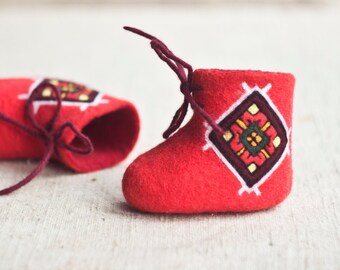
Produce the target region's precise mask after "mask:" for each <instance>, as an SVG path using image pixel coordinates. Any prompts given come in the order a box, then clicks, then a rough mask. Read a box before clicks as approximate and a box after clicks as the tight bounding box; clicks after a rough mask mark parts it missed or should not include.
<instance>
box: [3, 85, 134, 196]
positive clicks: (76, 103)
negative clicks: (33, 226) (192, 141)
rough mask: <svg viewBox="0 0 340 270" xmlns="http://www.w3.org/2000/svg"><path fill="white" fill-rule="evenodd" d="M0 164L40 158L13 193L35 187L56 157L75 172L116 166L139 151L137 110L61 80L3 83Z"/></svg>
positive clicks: (4, 192) (125, 102) (15, 185)
mask: <svg viewBox="0 0 340 270" xmlns="http://www.w3.org/2000/svg"><path fill="white" fill-rule="evenodd" d="M0 93H1V97H2V99H1V100H2V102H0V111H1V113H0V134H1V140H2V141H1V144H0V159H27V158H33V159H40V162H39V164H38V166H37V167H36V168H35V169H34V170H33V171H32V172H31V173H30V174H29V175H28V176H27V177H25V178H24V179H23V180H21V181H20V182H19V183H17V184H14V185H13V186H11V187H9V188H5V189H2V190H0V195H6V194H9V193H11V192H13V191H15V190H17V189H19V188H20V187H22V186H23V185H25V184H27V183H28V182H30V181H31V180H32V179H33V178H34V177H35V176H36V175H38V174H39V173H40V172H41V171H42V170H43V168H44V167H45V166H46V165H47V163H48V161H49V160H50V159H51V158H53V159H56V160H59V161H60V162H62V163H64V164H65V165H66V166H68V167H70V168H71V169H73V170H74V171H76V172H90V171H95V170H99V169H103V168H107V167H111V166H113V165H115V164H117V163H118V162H120V161H121V160H123V159H124V158H125V157H126V156H127V155H128V154H129V153H130V151H131V150H132V148H133V147H134V145H135V143H136V140H137V136H138V132H139V118H138V114H137V111H136V109H135V107H134V106H133V105H132V104H131V103H129V102H127V101H124V100H120V99H116V98H113V97H110V96H108V95H103V94H101V93H99V92H97V91H95V90H92V89H90V88H88V87H86V86H84V85H81V84H77V83H73V82H69V81H63V80H56V79H38V80H32V79H2V80H0Z"/></svg>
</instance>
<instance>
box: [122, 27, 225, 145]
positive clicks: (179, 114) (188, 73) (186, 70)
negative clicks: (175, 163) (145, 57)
mask: <svg viewBox="0 0 340 270" xmlns="http://www.w3.org/2000/svg"><path fill="white" fill-rule="evenodd" d="M124 29H125V30H128V31H130V32H133V33H135V34H137V35H140V36H142V37H145V38H147V39H150V40H151V42H150V44H151V48H152V49H153V50H154V51H155V52H156V53H157V55H158V56H159V58H160V59H162V60H163V61H164V62H165V63H167V64H168V66H169V67H170V68H171V69H172V70H173V71H174V72H175V73H176V75H177V77H178V79H179V80H180V81H181V86H180V90H181V92H182V94H183V95H184V101H183V104H182V105H181V107H180V108H179V109H178V110H177V111H176V113H175V116H174V117H173V119H172V121H171V124H170V126H169V127H168V128H167V130H166V131H165V132H164V133H163V138H165V139H167V138H168V137H169V136H170V135H171V134H172V133H174V132H175V131H176V130H177V129H178V128H179V127H180V126H181V124H182V122H183V120H184V118H185V115H186V114H187V111H188V106H189V104H190V105H191V108H192V109H193V110H194V111H195V112H197V113H199V114H200V115H202V117H203V118H204V119H205V120H206V121H207V122H208V124H209V125H210V126H211V127H212V128H213V129H214V131H215V132H217V133H218V134H220V135H221V136H222V135H223V134H224V132H223V130H222V128H221V127H220V126H219V125H218V124H216V122H215V121H214V120H213V118H212V117H211V116H210V115H209V114H208V113H207V112H206V111H205V110H204V109H203V108H202V107H201V106H200V105H199V104H198V103H197V102H196V101H195V99H194V97H193V96H192V92H193V91H194V87H192V73H193V68H192V66H191V65H189V64H188V63H186V62H185V61H183V60H182V59H180V58H179V57H177V56H176V55H174V54H173V53H172V52H171V51H170V50H169V49H168V47H167V46H166V45H165V44H164V43H163V42H162V41H161V40H159V39H158V38H156V37H154V36H152V35H150V34H147V33H145V32H143V31H141V30H139V29H136V28H133V27H128V26H125V27H124Z"/></svg>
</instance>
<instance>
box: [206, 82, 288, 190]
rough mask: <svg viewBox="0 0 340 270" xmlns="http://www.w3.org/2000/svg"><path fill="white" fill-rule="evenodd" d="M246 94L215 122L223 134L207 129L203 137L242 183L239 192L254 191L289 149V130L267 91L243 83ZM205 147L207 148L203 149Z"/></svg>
mask: <svg viewBox="0 0 340 270" xmlns="http://www.w3.org/2000/svg"><path fill="white" fill-rule="evenodd" d="M243 87H244V89H245V90H246V91H248V92H247V93H246V95H245V96H243V98H242V99H241V100H239V101H238V103H237V104H235V106H234V108H233V109H232V110H231V111H230V112H227V113H225V114H224V115H222V117H221V118H220V119H219V120H218V121H217V123H218V124H219V126H220V127H222V129H223V131H224V135H223V137H221V136H219V135H217V134H216V133H215V132H214V130H212V129H211V128H208V130H207V134H206V139H207V142H208V145H207V146H208V147H209V146H211V147H212V148H213V150H214V151H215V152H216V153H217V155H218V156H219V157H221V159H222V160H223V162H224V163H225V164H226V165H227V166H228V167H229V168H231V169H232V172H234V174H235V175H236V176H237V177H238V179H239V180H240V182H241V184H242V188H241V189H240V191H239V194H242V192H244V191H248V192H252V191H254V192H255V193H256V194H257V195H259V194H260V191H259V190H258V187H259V186H260V185H261V184H262V183H263V182H264V181H265V180H266V178H267V177H268V176H269V175H270V174H271V173H272V172H273V170H275V168H274V166H278V165H279V163H281V162H282V159H283V158H284V156H285V154H286V153H287V151H288V150H287V149H288V147H287V146H288V136H289V134H288V132H289V131H288V130H287V127H286V124H285V121H284V119H283V118H282V116H281V115H280V114H279V112H278V111H277V109H276V107H275V105H274V104H272V102H271V100H270V99H269V97H268V95H267V94H266V91H268V90H269V89H270V87H271V85H270V84H269V85H268V89H267V90H263V91H261V92H260V91H259V90H261V89H260V88H258V87H255V88H253V89H250V88H249V87H248V86H247V84H245V83H244V84H243ZM204 150H207V147H206V149H204Z"/></svg>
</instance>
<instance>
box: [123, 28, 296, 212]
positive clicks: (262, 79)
mask: <svg viewBox="0 0 340 270" xmlns="http://www.w3.org/2000/svg"><path fill="white" fill-rule="evenodd" d="M125 29H126V30H129V31H131V32H133V33H136V34H138V35H141V36H143V37H146V38H148V39H150V40H151V47H152V49H154V50H155V52H156V53H157V55H158V56H159V57H160V58H161V59H162V60H163V61H164V62H165V63H166V64H168V65H169V67H170V68H171V69H172V70H173V71H174V72H175V73H176V75H177V76H178V78H179V80H180V81H181V85H180V90H181V92H182V94H183V95H184V102H183V104H182V106H181V107H180V108H179V109H178V110H177V112H176V114H175V116H174V118H173V120H172V122H171V124H170V126H169V128H168V129H167V130H166V131H165V132H164V134H163V137H164V138H166V139H167V140H166V141H165V142H163V143H161V144H160V145H158V146H156V147H155V148H153V149H151V150H150V151H148V152H146V153H144V154H142V155H141V156H139V157H138V158H137V159H136V160H135V161H134V162H133V163H132V164H131V165H130V166H129V167H128V168H127V170H126V172H125V174H124V177H123V193H124V196H125V198H126V200H127V202H128V203H129V204H130V205H131V206H133V207H135V208H137V209H139V210H142V211H147V212H158V213H201V212H245V211H255V210H261V209H267V208H270V207H273V206H275V205H277V204H279V203H280V202H282V201H283V200H284V199H285V198H286V197H287V196H288V194H289V192H290V189H291V185H292V159H291V155H290V147H291V146H290V138H291V125H292V98H293V90H294V83H295V79H294V77H293V75H291V74H287V73H278V72H262V71H251V70H245V71H242V70H217V69H198V70H195V71H194V70H193V69H192V67H191V66H190V65H189V64H188V63H186V62H185V61H183V60H182V59H180V58H178V57H177V56H175V55H174V54H173V53H172V52H171V51H170V50H169V49H168V48H167V46H166V45H165V44H164V43H163V42H161V41H160V40H159V39H157V38H155V37H153V36H151V35H149V34H147V33H145V32H143V31H140V30H138V29H135V28H131V27H125ZM189 104H190V106H191V108H192V109H193V111H194V114H193V116H192V118H191V120H190V121H189V122H188V123H187V124H186V125H185V126H184V127H183V128H181V129H180V130H178V131H177V129H178V128H179V127H180V125H181V123H182V122H183V120H184V118H185V115H186V113H187V109H188V106H189ZM173 133H174V134H173ZM171 134H173V135H172V136H170V135H171Z"/></svg>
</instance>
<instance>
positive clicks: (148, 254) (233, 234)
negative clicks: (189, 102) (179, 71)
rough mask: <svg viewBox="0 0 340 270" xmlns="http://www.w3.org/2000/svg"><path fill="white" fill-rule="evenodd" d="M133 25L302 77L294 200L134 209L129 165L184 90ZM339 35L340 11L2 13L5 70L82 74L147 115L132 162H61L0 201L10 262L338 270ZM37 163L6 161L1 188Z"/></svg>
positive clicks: (176, 46)
mask: <svg viewBox="0 0 340 270" xmlns="http://www.w3.org/2000/svg"><path fill="white" fill-rule="evenodd" d="M124 24H130V25H134V26H138V27H141V28H142V29H145V30H147V31H149V32H151V33H153V34H155V35H157V36H159V37H160V38H163V39H164V41H166V42H167V44H168V45H169V47H170V48H171V49H172V50H173V51H174V52H176V53H178V54H179V55H180V56H182V57H183V58H184V59H186V60H187V61H189V62H191V63H192V64H193V66H194V67H196V68H198V67H219V68H225V69H234V68H235V69H249V68H250V69H263V70H271V71H274V70H280V71H288V72H292V73H294V74H295V75H296V78H297V85H296V95H295V106H294V107H295V114H294V131H293V133H294V135H293V136H294V142H293V144H294V152H293V155H294V169H295V175H294V178H295V179H294V187H293V191H292V193H291V195H290V197H289V198H288V199H287V201H285V202H284V203H283V204H282V205H280V206H278V207H276V208H275V209H272V210H269V211H264V212H258V213H249V214H218V215H216V214H211V215H209V214H206V215H195V216H189V215H185V216H181V215H175V216H169V215H168V216H166V215H148V214H141V213H138V212H134V211H132V210H131V209H129V208H128V207H127V206H126V204H125V203H124V199H123V196H122V193H121V182H120V181H121V177H122V174H123V172H124V170H125V168H126V166H127V165H128V164H129V162H131V160H132V159H133V158H134V157H136V156H137V155H139V154H140V153H141V152H143V151H145V150H147V149H149V148H150V147H152V146H154V145H156V144H157V143H159V142H160V141H161V132H162V131H163V130H164V129H165V128H166V127H167V125H168V124H169V121H170V120H171V118H172V115H173V113H174V112H175V110H176V109H177V107H178V106H179V105H180V103H181V100H182V96H181V95H180V93H179V90H178V82H177V81H176V78H175V76H174V75H173V74H172V73H171V71H170V70H169V69H168V68H167V67H166V66H165V65H164V64H163V63H161V62H160V61H159V60H158V59H157V57H156V56H155V55H154V53H153V52H152V51H151V49H150V48H149V45H148V43H147V42H146V41H145V40H143V39H141V38H137V37H135V36H133V35H131V34H129V33H126V32H124V31H123V30H122V29H121V26H123V25H124ZM339 29H340V7H339V6H329V7H322V8H320V7H313V6H310V7H303V6H299V7H297V8H292V7H288V8H282V7H280V8H274V7H263V8H261V7H251V8H245V7H224V8H222V7H221V8H219V7H218V8H204V7H201V8H190V7H181V8H176V7H172V8H169V7H168V8H166V9H162V8H161V7H158V8H153V7H152V6H149V7H146V8H142V7H133V6H130V7H129V6H120V7H113V6H112V7H106V6H102V7H88V8H86V7H78V6H73V7H64V8H62V7H59V8H54V9H52V8H51V9H48V8H45V9H37V8H22V9H17V8H4V7H2V8H0V67H1V68H0V76H1V77H9V76H10V77H13V76H37V75H49V76H56V77H60V78H66V79H73V80H76V81H80V82H84V83H87V84H89V85H92V86H95V87H96V88H99V89H103V91H105V92H107V93H110V94H112V95H115V96H119V97H124V98H126V99H130V100H132V101H133V102H135V104H136V105H137V107H138V108H139V110H140V114H141V118H142V133H141V137H140V139H139V143H138V145H137V147H136V149H135V150H134V152H133V153H132V155H131V156H130V157H129V159H128V160H126V161H125V162H124V163H122V164H121V165H120V166H117V167H115V168H112V169H107V170H103V171H99V172H95V173H91V174H81V175H75V174H73V173H72V172H69V171H68V170H66V169H64V168H63V167H61V166H58V165H56V164H52V165H50V166H49V167H48V168H47V169H46V170H45V171H44V172H43V173H42V175H41V176H39V177H38V178H37V179H36V180H34V182H32V183H31V184H30V185H28V186H27V187H25V188H23V189H22V190H20V191H19V192H17V193H15V194H13V195H11V196H7V197H0V269H2V270H7V269H103V270H106V269H148V270H149V269H261V270H263V269H340V257H339V253H340V229H339V226H340V224H339V223H340V212H339V210H340V203H339V196H340V165H339V164H340V154H339V152H340V144H339V141H340V113H339V100H340V94H339V93H340V33H339ZM151 82H152V83H151ZM155 123H156V124H155ZM0 136H1V135H0ZM0 143H1V141H0ZM35 164H36V163H35V162H32V161H30V162H25V161H14V162H6V161H2V162H0V173H1V182H0V186H1V187H4V186H7V185H9V184H11V183H13V182H15V181H16V180H18V179H19V178H21V177H23V176H24V175H25V174H26V173H27V172H28V171H29V170H31V169H32V168H33V166H34V165H35Z"/></svg>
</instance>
